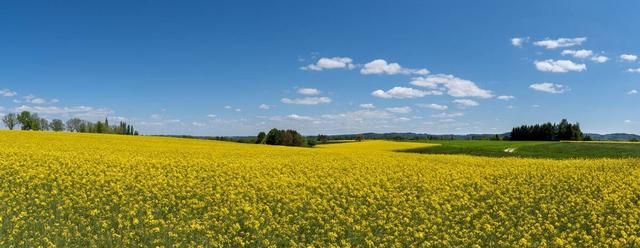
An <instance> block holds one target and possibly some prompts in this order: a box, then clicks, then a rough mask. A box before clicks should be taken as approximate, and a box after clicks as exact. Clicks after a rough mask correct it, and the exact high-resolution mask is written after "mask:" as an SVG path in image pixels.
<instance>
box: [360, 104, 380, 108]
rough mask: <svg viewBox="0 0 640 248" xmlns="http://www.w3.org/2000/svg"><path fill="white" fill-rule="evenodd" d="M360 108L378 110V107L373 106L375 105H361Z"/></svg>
mask: <svg viewBox="0 0 640 248" xmlns="http://www.w3.org/2000/svg"><path fill="white" fill-rule="evenodd" d="M360 107H361V108H364V109H374V108H376V106H375V105H373V103H363V104H360Z"/></svg>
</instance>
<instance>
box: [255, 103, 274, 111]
mask: <svg viewBox="0 0 640 248" xmlns="http://www.w3.org/2000/svg"><path fill="white" fill-rule="evenodd" d="M258 108H259V109H264V110H268V109H270V108H271V106H269V105H267V104H264V103H263V104H260V106H258Z"/></svg>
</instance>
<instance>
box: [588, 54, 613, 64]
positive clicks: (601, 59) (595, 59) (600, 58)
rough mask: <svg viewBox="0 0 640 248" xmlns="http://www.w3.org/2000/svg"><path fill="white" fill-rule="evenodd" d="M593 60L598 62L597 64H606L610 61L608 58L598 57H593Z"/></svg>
mask: <svg viewBox="0 0 640 248" xmlns="http://www.w3.org/2000/svg"><path fill="white" fill-rule="evenodd" d="M591 60H592V61H593V62H596V63H605V62H607V61H609V58H608V57H606V56H602V55H597V56H593V57H591Z"/></svg>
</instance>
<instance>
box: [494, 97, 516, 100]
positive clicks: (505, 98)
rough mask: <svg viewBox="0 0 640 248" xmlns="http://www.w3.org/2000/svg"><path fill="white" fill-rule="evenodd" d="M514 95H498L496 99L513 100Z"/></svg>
mask: <svg viewBox="0 0 640 248" xmlns="http://www.w3.org/2000/svg"><path fill="white" fill-rule="evenodd" d="M515 98H516V97H514V96H498V100H503V101H509V100H513V99H515Z"/></svg>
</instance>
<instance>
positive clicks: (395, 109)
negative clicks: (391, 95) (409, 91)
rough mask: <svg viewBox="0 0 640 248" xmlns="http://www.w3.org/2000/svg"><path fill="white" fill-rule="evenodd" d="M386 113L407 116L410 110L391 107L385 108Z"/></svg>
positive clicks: (406, 107) (405, 107) (409, 108)
mask: <svg viewBox="0 0 640 248" xmlns="http://www.w3.org/2000/svg"><path fill="white" fill-rule="evenodd" d="M386 110H387V111H389V112H391V113H396V114H408V113H411V111H412V109H411V107H409V106H404V107H391V108H386Z"/></svg>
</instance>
